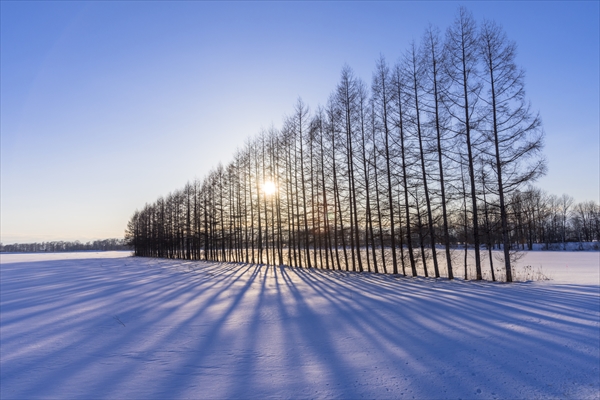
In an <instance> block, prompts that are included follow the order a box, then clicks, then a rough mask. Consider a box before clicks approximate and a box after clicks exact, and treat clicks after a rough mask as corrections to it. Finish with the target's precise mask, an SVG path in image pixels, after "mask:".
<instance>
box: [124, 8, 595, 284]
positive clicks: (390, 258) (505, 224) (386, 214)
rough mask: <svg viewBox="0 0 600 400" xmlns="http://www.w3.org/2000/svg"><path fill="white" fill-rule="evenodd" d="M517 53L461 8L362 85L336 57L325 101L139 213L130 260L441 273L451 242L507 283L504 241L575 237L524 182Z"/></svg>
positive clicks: (537, 154)
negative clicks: (335, 74)
mask: <svg viewBox="0 0 600 400" xmlns="http://www.w3.org/2000/svg"><path fill="white" fill-rule="evenodd" d="M515 57H516V44H515V43H514V42H513V41H511V40H509V39H508V38H507V36H506V34H505V33H504V31H503V30H502V29H501V28H500V27H499V26H498V25H497V24H495V23H494V22H491V21H484V22H483V23H481V24H480V25H479V26H478V24H477V23H476V21H475V20H474V19H473V17H472V15H471V14H470V13H469V12H468V11H467V10H466V9H464V8H461V9H460V10H459V12H458V13H457V16H456V18H455V20H454V22H453V23H452V25H451V26H450V27H449V28H448V29H447V31H446V32H445V35H443V34H442V33H441V32H440V30H439V29H438V28H436V27H432V26H430V27H429V28H428V29H426V31H425V34H424V35H423V37H422V39H421V41H420V43H415V42H413V43H412V44H411V46H410V47H409V48H408V49H407V50H406V51H405V53H404V54H403V56H402V58H401V60H400V61H399V62H398V63H396V64H394V65H390V64H388V62H387V61H386V60H385V58H384V57H383V56H381V57H380V58H379V59H378V60H377V62H376V66H375V71H374V73H373V76H372V80H371V84H370V85H367V84H366V83H365V82H364V81H362V80H361V79H360V78H358V77H356V76H355V75H354V73H353V71H352V69H351V68H350V67H348V66H345V67H344V68H343V69H342V72H341V77H340V81H339V83H338V84H337V86H336V87H335V89H334V91H333V92H332V93H331V95H330V97H329V99H328V100H327V102H326V104H325V106H319V107H317V108H316V109H315V110H313V111H312V112H311V111H310V110H309V107H308V106H307V105H306V104H304V102H303V101H302V100H301V99H299V100H298V101H297V103H296V104H295V106H294V108H293V112H292V113H291V114H290V115H289V116H287V117H286V118H285V120H284V123H283V126H282V127H281V128H280V129H276V128H275V127H271V128H270V129H268V130H265V131H263V132H261V133H260V134H259V135H258V136H256V137H255V138H253V139H249V140H248V141H247V142H246V143H245V145H244V146H243V147H242V148H241V149H239V150H238V151H237V152H236V153H235V155H234V157H233V160H232V161H231V162H230V163H229V164H227V165H221V164H219V165H218V166H217V167H215V168H214V169H213V170H212V171H210V172H209V173H208V174H207V176H206V177H205V178H204V179H199V180H195V181H194V182H191V183H188V184H187V185H186V186H185V187H184V188H183V189H181V190H177V191H175V192H173V193H170V194H169V195H167V196H165V197H161V198H159V199H158V200H156V201H155V202H154V203H152V204H147V205H146V206H145V207H144V208H143V209H142V210H138V211H136V212H135V213H134V214H133V216H132V218H131V220H130V221H129V223H128V225H127V229H126V239H127V241H128V243H130V244H131V246H132V247H133V248H134V251H135V254H136V255H138V256H150V257H167V258H182V259H196V260H215V261H226V262H245V263H259V264H264V263H266V264H273V265H289V266H295V267H306V268H326V269H337V270H351V271H370V272H380V273H392V274H403V275H411V276H417V275H424V276H435V277H440V276H446V277H448V278H450V279H452V278H454V275H455V272H454V271H458V268H459V265H460V264H461V260H460V258H462V254H463V253H462V251H460V252H459V251H457V249H459V248H460V249H463V250H464V259H463V260H462V263H463V265H461V266H460V270H461V272H460V274H461V275H463V272H464V278H465V279H468V278H474V279H478V280H479V279H483V278H484V275H485V276H486V277H488V276H489V277H490V278H491V279H492V280H496V279H504V280H506V281H512V280H513V271H512V266H511V250H512V249H515V248H517V247H518V246H521V247H523V246H524V245H525V244H526V245H527V246H528V247H529V248H532V247H533V244H534V243H546V244H547V245H548V246H549V245H550V244H551V243H555V242H557V241H561V242H562V243H565V242H566V241H568V240H570V239H571V236H568V235H567V231H568V229H567V219H566V217H564V215H565V214H564V213H566V212H567V211H568V208H569V207H571V205H572V199H571V204H569V206H568V207H566V205H564V204H563V206H564V207H563V208H562V209H561V210H563V211H564V213H563V214H560V213H559V214H560V216H561V218H555V217H556V215H558V214H557V213H556V212H555V210H558V208H557V207H558V206H557V204H558V203H559V201H558V200H556V199H554V198H553V197H551V196H550V197H549V196H547V195H545V194H544V193H543V192H541V191H540V190H539V189H535V188H533V187H531V186H530V184H531V183H532V182H534V181H535V180H536V179H537V178H538V177H540V176H541V175H543V174H544V173H545V170H546V164H545V160H544V157H543V155H542V153H541V150H542V147H543V136H544V134H543V129H542V125H541V119H540V117H539V115H537V114H536V113H534V112H532V111H531V107H530V105H529V103H528V102H527V100H526V97H525V86H524V72H523V70H522V69H521V68H519V67H518V65H517V64H516V60H515ZM557 199H558V198H557ZM559 200H561V201H562V200H564V199H563V198H560V199H559ZM567 200H568V198H567ZM584 206H585V207H587V206H590V207H591V209H593V211H589V210H588V209H587V208H586V211H585V212H584V213H583V214H585V218H583V219H578V220H577V221H581V223H582V224H583V225H584V226H586V228H585V229H587V230H586V231H585V232H588V233H586V234H585V235H584V236H585V240H590V241H591V240H597V239H598V235H599V233H598V232H599V230H598V214H599V213H598V206H597V205H596V204H595V203H594V204H591V205H589V204H586V205H584ZM582 207H583V206H582ZM559 208H560V207H559ZM561 212H562V211H561ZM590 213H591V214H590ZM583 214H582V215H583ZM584 221H585V222H584ZM594 224H595V225H594ZM581 232H583V231H581ZM569 235H570V234H569ZM493 248H497V249H501V250H502V252H501V253H502V255H501V256H500V258H499V260H500V265H501V266H502V268H501V269H496V270H495V269H494V265H493V261H494V257H493V256H492V252H491V251H492V249H493ZM468 249H470V250H471V252H467V250H468ZM486 249H487V250H488V252H489V255H486V254H485V252H484V251H483V250H486ZM468 253H469V254H473V257H474V270H473V271H471V270H470V267H469V266H468V264H470V263H469V262H468V260H467V258H468V257H467V254H468ZM486 257H487V260H488V263H489V267H488V266H486V267H485V268H484V266H483V264H482V260H483V259H485V258H486ZM463 268H464V271H463ZM498 273H501V274H502V277H497V276H496V275H497V274H498Z"/></svg>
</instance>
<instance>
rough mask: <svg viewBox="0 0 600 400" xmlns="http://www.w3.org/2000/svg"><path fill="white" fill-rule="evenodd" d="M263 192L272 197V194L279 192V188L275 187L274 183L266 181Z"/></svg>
mask: <svg viewBox="0 0 600 400" xmlns="http://www.w3.org/2000/svg"><path fill="white" fill-rule="evenodd" d="M262 190H263V192H264V193H265V194H266V195H267V196H270V195H272V194H274V193H275V192H276V191H277V186H275V183H274V182H271V181H265V182H264V183H263V184H262Z"/></svg>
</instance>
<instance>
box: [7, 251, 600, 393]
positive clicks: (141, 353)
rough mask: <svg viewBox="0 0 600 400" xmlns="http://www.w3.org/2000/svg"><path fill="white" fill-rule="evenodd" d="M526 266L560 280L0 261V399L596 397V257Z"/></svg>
mask: <svg viewBox="0 0 600 400" xmlns="http://www.w3.org/2000/svg"><path fill="white" fill-rule="evenodd" d="M590 254H591V256H590ZM540 256H542V258H543V257H549V258H554V259H555V260H557V261H556V263H555V264H556V266H555V267H551V266H549V265H543V269H544V272H545V273H546V274H548V275H553V274H554V275H556V276H558V277H559V278H560V280H559V279H557V280H554V281H544V282H541V281H540V282H527V283H514V284H502V283H491V282H465V281H461V280H455V281H448V280H446V279H440V280H435V279H431V278H404V277H394V276H389V275H388V276H385V275H375V274H367V273H362V274H357V273H348V272H340V271H320V270H319V271H316V270H306V269H296V268H287V267H267V266H255V265H247V264H219V263H207V262H196V261H193V262H192V261H176V260H164V259H150V258H137V257H130V256H129V253H123V252H103V253H64V254H2V255H1V256H0V261H1V263H0V264H1V269H0V311H1V313H0V316H1V318H0V382H1V385H0V398H2V399H3V400H5V399H13V398H18V399H34V398H69V399H79V398H94V399H96V398H111V399H116V398H127V399H154V398H202V399H204V398H206V399H230V398H261V399H262V398H294V399H297V398H341V399H357V398H377V399H385V398H394V399H413V398H415V399H445V398H448V399H459V398H461V399H493V398H497V399H520V398H522V399H538V398H563V399H598V398H599V394H600V286H599V284H598V268H599V265H598V262H597V261H598V253H583V252H579V253H578V252H571V253H558V252H548V253H542V252H532V253H530V254H528V255H527V256H526V257H527V258H528V261H530V263H529V264H530V265H533V266H537V264H540V263H541V264H543V263H544V262H546V261H544V260H545V259H544V260H541V259H540V258H539V257H540ZM559 257H561V259H560V260H558V258H559ZM562 257H566V258H565V259H564V260H563V259H562ZM565 260H567V261H568V268H569V273H566V272H565V273H563V272H560V273H558V271H554V270H553V269H552V268H555V269H556V268H558V270H559V271H562V269H566V265H567V264H565V263H564V261H565ZM536 263H537V264H536ZM521 264H524V263H523V262H521ZM525 264H527V263H525ZM563 264H564V265H563ZM578 271H584V272H582V273H579V272H578ZM585 271H588V272H585ZM569 277H572V278H574V279H573V280H572V281H571V283H569V279H568V278H569Z"/></svg>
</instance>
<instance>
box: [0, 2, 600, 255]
mask: <svg viewBox="0 0 600 400" xmlns="http://www.w3.org/2000/svg"><path fill="white" fill-rule="evenodd" d="M460 4H461V3H455V2H418V3H417V2H381V3H376V2H225V3H224V2H218V3H217V2H214V3H212V2H41V1H36V2H24V1H20V2H6V1H2V2H1V3H0V7H1V10H0V11H1V92H0V94H1V108H0V111H1V125H0V128H1V171H0V172H1V225H0V226H1V230H0V232H1V241H2V242H3V243H5V244H7V243H14V242H31V241H49V240H75V239H79V240H82V241H87V240H93V239H103V238H109V237H122V236H123V232H124V229H125V226H126V224H127V221H128V220H129V218H130V216H131V215H132V214H133V212H134V211H135V210H136V208H141V207H143V206H144V204H145V203H146V202H148V203H150V202H154V201H155V200H156V199H157V198H158V197H159V196H161V195H165V194H167V193H169V192H170V191H173V190H177V189H180V188H182V187H183V186H184V185H185V183H186V182H187V181H189V180H193V179H194V178H195V177H199V178H202V177H203V176H204V175H205V174H206V173H207V172H208V171H209V170H210V169H211V168H212V167H213V166H215V165H216V164H217V163H218V162H219V161H221V162H223V163H227V162H228V161H229V160H231V158H232V154H233V153H234V151H235V150H236V148H237V147H241V146H242V145H243V143H244V141H245V140H246V138H248V137H250V136H253V135H255V134H257V133H258V132H259V131H260V130H261V129H262V128H268V127H269V126H270V125H271V124H273V125H274V126H275V127H280V126H281V122H282V120H283V118H284V116H285V114H286V113H290V112H291V111H292V108H293V104H294V103H295V101H296V99H297V98H298V97H302V99H303V100H304V101H305V102H306V103H307V104H308V105H309V106H310V107H311V108H312V109H314V108H316V107H317V106H318V105H319V104H324V103H325V102H326V100H327V97H328V96H329V94H330V93H331V91H332V90H333V89H334V87H335V85H336V84H337V82H338V79H339V76H340V71H341V68H342V66H343V65H344V64H345V63H347V64H348V65H350V66H351V67H352V68H353V69H354V71H355V73H356V74H357V75H358V76H359V77H361V78H362V79H363V80H365V81H366V82H367V83H368V84H370V82H371V75H372V72H373V70H374V66H375V61H376V59H377V58H378V57H379V55H380V54H383V55H384V56H385V57H386V58H387V60H388V61H389V62H391V63H393V62H395V61H396V60H397V59H398V58H399V57H400V56H401V54H402V53H403V52H404V51H405V50H406V49H407V48H408V45H409V43H410V42H411V41H412V40H417V41H418V40H419V39H420V37H421V36H422V34H423V32H424V30H425V28H426V27H427V26H428V24H430V23H431V24H433V25H437V26H439V27H440V29H442V30H445V29H446V27H448V26H449V25H450V23H451V22H452V21H453V19H454V17H455V15H456V12H457V9H458V7H459V5H460ZM462 4H465V5H466V6H467V8H468V9H469V10H470V11H471V12H472V13H473V15H474V17H475V19H476V20H477V21H482V20H483V19H484V18H488V19H492V20H495V21H496V22H497V23H499V24H500V25H502V26H503V27H504V29H505V31H506V32H507V34H508V36H509V37H510V38H511V39H513V40H515V41H516V42H517V44H518V48H519V54H518V63H519V64H520V66H522V67H523V68H524V69H525V71H526V74H527V78H526V88H527V97H528V99H529V100H530V101H531V103H532V107H533V109H534V110H536V111H539V112H540V114H541V116H542V120H543V122H544V129H545V132H546V148H545V154H546V156H547V159H548V167H549V172H548V174H547V176H546V177H544V178H542V179H541V180H540V181H539V182H538V186H540V187H541V188H543V189H544V190H546V191H548V192H550V193H554V194H558V195H560V194H562V193H568V194H570V195H572V196H573V197H575V199H576V200H577V201H583V200H595V201H599V200H600V199H599V197H600V194H599V192H600V183H599V181H600V173H599V169H600V165H599V164H600V161H599V159H600V155H599V151H600V150H599V149H600V139H599V136H600V134H599V131H600V128H599V108H600V104H599V93H600V87H599V74H600V73H599V71H600V67H599V47H600V45H599V37H600V31H599V22H598V21H599V19H600V13H599V4H600V3H599V2H597V1H589V2H574V1H569V2H543V1H536V2H522V1H519V2H506V1H503V2H466V3H462Z"/></svg>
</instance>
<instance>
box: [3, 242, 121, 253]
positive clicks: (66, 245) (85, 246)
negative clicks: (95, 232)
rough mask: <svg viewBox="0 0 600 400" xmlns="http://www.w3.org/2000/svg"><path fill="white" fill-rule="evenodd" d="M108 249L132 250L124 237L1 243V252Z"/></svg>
mask: <svg viewBox="0 0 600 400" xmlns="http://www.w3.org/2000/svg"><path fill="white" fill-rule="evenodd" d="M93 250H96V251H108V250H131V246H129V245H128V244H127V243H126V242H125V240H124V239H105V240H95V241H93V242H87V243H81V242H80V241H79V240H76V241H74V242H63V241H58V242H41V243H15V244H6V245H4V244H2V243H0V252H4V253H39V252H59V251H93Z"/></svg>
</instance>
